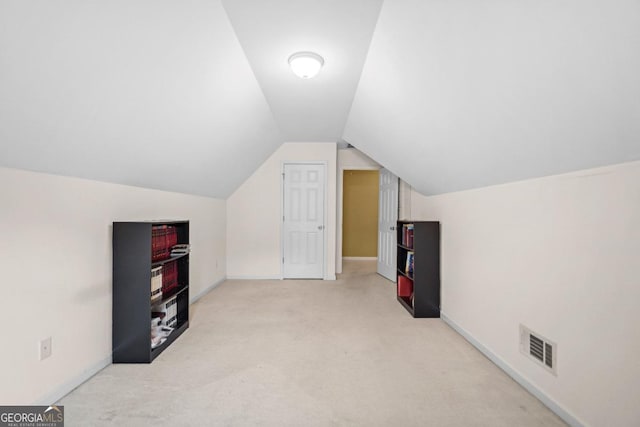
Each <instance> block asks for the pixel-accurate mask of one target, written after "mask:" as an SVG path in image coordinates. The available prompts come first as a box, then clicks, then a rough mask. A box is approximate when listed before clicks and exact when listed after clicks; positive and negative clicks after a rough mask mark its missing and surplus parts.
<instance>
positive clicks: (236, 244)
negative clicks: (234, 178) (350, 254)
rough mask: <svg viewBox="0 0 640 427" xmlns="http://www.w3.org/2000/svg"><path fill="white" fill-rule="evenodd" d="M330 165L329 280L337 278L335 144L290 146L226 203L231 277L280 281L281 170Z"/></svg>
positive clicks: (229, 274)
mask: <svg viewBox="0 0 640 427" xmlns="http://www.w3.org/2000/svg"><path fill="white" fill-rule="evenodd" d="M316 160H317V161H326V162H327V207H326V212H327V224H326V232H327V247H326V254H325V259H326V260H327V262H326V266H325V278H326V279H333V278H335V256H336V251H335V249H336V216H335V212H336V144H335V143H329V142H326V143H324V142H323V143H285V144H283V145H282V146H281V147H280V148H279V149H278V150H277V151H276V152H275V153H273V155H272V156H271V157H269V159H267V161H266V162H265V163H264V164H263V165H262V166H260V167H259V168H258V170H256V171H255V173H254V174H253V175H252V176H251V177H249V179H247V181H245V182H244V183H243V184H242V185H241V186H240V187H239V188H238V189H237V190H236V191H235V192H234V193H233V194H232V195H231V196H230V197H229V198H228V199H227V276H228V277H229V278H281V277H282V272H281V266H282V252H281V226H282V194H281V193H282V164H283V162H296V161H316Z"/></svg>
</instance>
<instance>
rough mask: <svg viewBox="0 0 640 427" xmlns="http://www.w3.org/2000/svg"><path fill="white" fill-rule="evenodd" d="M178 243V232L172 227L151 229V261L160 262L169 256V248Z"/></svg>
mask: <svg viewBox="0 0 640 427" xmlns="http://www.w3.org/2000/svg"><path fill="white" fill-rule="evenodd" d="M177 243H178V230H177V229H176V227H175V226H173V225H154V226H153V227H151V261H152V262H155V261H162V260H163V259H167V258H169V257H170V256H171V248H172V247H173V246H175V245H176V244H177Z"/></svg>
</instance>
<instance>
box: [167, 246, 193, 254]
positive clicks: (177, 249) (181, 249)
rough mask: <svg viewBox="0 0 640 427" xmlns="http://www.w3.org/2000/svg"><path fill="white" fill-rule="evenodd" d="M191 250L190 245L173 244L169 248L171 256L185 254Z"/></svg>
mask: <svg viewBox="0 0 640 427" xmlns="http://www.w3.org/2000/svg"><path fill="white" fill-rule="evenodd" d="M189 252H191V245H173V247H172V248H171V256H176V255H186V254H188V253H189Z"/></svg>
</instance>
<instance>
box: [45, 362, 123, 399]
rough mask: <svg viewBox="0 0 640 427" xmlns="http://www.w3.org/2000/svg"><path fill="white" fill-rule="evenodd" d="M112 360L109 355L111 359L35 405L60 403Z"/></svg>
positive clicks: (49, 394)
mask: <svg viewBox="0 0 640 427" xmlns="http://www.w3.org/2000/svg"><path fill="white" fill-rule="evenodd" d="M111 360H112V359H111V355H109V357H106V358H104V359H102V360H100V361H99V362H96V363H95V364H93V365H91V366H89V367H88V368H86V369H85V370H83V371H82V372H81V373H80V374H78V375H77V376H75V377H74V378H71V379H70V380H69V381H67V382H65V383H64V384H62V385H61V386H60V387H58V388H56V389H55V390H52V391H51V392H49V393H47V394H46V395H44V396H42V397H41V398H40V399H38V400H37V401H36V402H35V403H34V405H52V404H54V403H56V402H58V401H60V399H62V398H63V397H65V396H66V395H67V394H69V393H71V392H72V391H73V390H75V389H76V388H77V387H78V386H80V385H81V384H82V383H84V382H85V381H87V380H88V379H89V378H91V377H92V376H94V375H95V374H97V373H98V372H100V371H102V370H103V369H104V368H106V367H107V366H109V365H111Z"/></svg>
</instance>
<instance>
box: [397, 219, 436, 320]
mask: <svg viewBox="0 0 640 427" xmlns="http://www.w3.org/2000/svg"><path fill="white" fill-rule="evenodd" d="M396 230H397V233H398V251H397V264H398V273H397V280H396V295H397V299H398V302H399V303H400V304H401V305H402V306H403V307H404V308H405V309H406V310H407V311H408V312H409V313H411V315H412V316H413V317H440V223H439V222H437V221H398V225H397V227H396Z"/></svg>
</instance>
